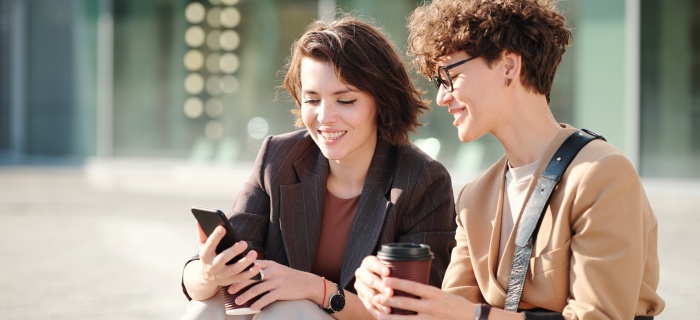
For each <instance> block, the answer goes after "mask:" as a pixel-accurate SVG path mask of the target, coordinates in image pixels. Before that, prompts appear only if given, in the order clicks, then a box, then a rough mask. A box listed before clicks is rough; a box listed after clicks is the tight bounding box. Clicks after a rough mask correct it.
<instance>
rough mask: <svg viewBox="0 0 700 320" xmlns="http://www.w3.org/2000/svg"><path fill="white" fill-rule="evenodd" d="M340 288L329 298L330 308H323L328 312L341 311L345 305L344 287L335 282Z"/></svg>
mask: <svg viewBox="0 0 700 320" xmlns="http://www.w3.org/2000/svg"><path fill="white" fill-rule="evenodd" d="M335 286H336V287H337V288H338V292H336V293H334V294H333V295H332V296H331V297H330V298H328V308H323V310H325V311H326V312H328V314H334V313H336V312H340V310H343V308H344V307H345V294H344V293H343V288H341V287H340V285H339V284H337V283H336V284H335Z"/></svg>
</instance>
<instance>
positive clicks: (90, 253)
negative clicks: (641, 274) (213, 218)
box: [0, 0, 700, 319]
mask: <svg viewBox="0 0 700 320" xmlns="http://www.w3.org/2000/svg"><path fill="white" fill-rule="evenodd" d="M420 2H421V1H419V0H383V1H373V0H0V190H1V191H0V256H2V257H3V262H2V263H0V319H39V318H42V319H46V318H49V319H81V318H85V319H172V318H179V316H180V315H181V314H182V311H183V310H184V306H185V305H186V300H185V298H184V296H183V295H182V294H181V293H180V287H179V276H180V271H181V268H182V263H183V262H184V261H185V260H186V259H187V258H188V257H189V256H190V255H192V254H193V253H195V251H196V243H195V241H196V233H195V229H194V219H193V218H192V216H191V214H190V213H189V207H190V206H192V205H203V206H209V207H217V208H220V209H222V210H224V211H226V209H228V207H229V206H230V204H231V203H232V201H233V198H234V196H235V194H236V191H237V190H238V188H239V187H240V184H241V183H242V181H243V180H244V179H246V177H247V175H248V173H249V170H250V169H251V167H252V161H253V160H254V157H255V155H256V154H257V151H258V148H259V147H260V145H261V143H262V139H263V138H264V137H266V136H268V135H273V134H280V133H284V132H288V131H291V130H294V129H295V128H294V127H293V118H292V116H291V115H290V114H289V110H290V109H291V108H292V107H293V103H292V102H290V100H289V98H288V96H287V95H286V94H282V91H278V89H277V87H278V86H279V85H280V84H281V80H282V78H283V73H281V71H282V69H283V66H284V64H285V58H286V57H287V55H288V54H289V51H290V46H291V43H292V41H294V39H296V38H297V37H298V36H300V35H301V34H302V33H303V31H304V29H305V27H306V26H307V25H308V24H309V23H311V22H312V21H313V20H314V19H330V18H332V17H333V12H334V11H335V9H336V8H341V9H342V10H344V11H346V12H354V13H356V14H357V15H360V16H363V17H365V18H366V19H368V20H370V19H371V21H373V23H375V24H377V25H379V26H381V27H382V28H383V29H384V31H386V33H388V34H389V35H390V37H391V39H392V40H393V41H394V42H395V44H396V45H397V48H399V49H400V51H402V52H404V51H405V48H406V38H407V34H406V28H405V24H406V18H407V16H408V15H409V13H410V12H411V10H412V9H413V8H415V6H416V5H417V4H418V3H420ZM560 6H561V8H562V10H563V11H564V12H565V15H566V18H567V23H568V25H569V26H570V27H571V28H572V29H573V34H574V42H573V45H572V46H571V47H570V48H569V49H568V50H567V53H566V55H565V56H564V60H563V61H562V63H561V65H560V66H559V68H558V71H557V76H556V78H555V83H554V87H553V92H552V95H551V107H552V109H553V111H554V114H555V116H556V117H557V119H558V120H559V121H560V122H566V123H570V124H572V125H574V126H577V127H584V128H588V129H591V130H594V131H596V132H598V133H601V134H602V135H604V136H605V137H606V138H607V139H608V141H609V142H611V143H612V144H614V145H615V146H617V147H618V148H619V149H621V150H622V151H623V152H624V153H625V154H626V155H627V156H628V157H629V158H630V159H631V160H632V162H633V163H634V164H635V166H636V167H637V169H638V171H639V173H640V175H641V177H642V179H643V181H644V183H645V187H646V189H647V192H648V194H649V197H650V199H651V201H652V206H653V207H654V209H655V211H656V213H657V217H658V218H659V236H660V240H659V251H660V256H661V263H662V274H661V284H660V289H659V291H660V292H661V293H662V294H663V296H664V298H666V299H667V303H668V306H667V310H666V311H665V312H664V314H662V316H661V317H659V318H660V319H693V315H697V314H699V313H700V306H698V305H697V303H696V301H698V299H700V294H699V293H698V292H700V290H699V289H700V279H699V278H698V277H697V273H695V272H694V271H695V270H694V269H695V268H694V267H693V263H700V253H698V251H697V250H696V249H695V248H694V247H693V246H691V245H690V244H692V243H696V244H697V243H698V241H700V236H698V234H697V232H694V231H693V227H694V225H697V224H698V223H700V218H698V217H697V215H693V213H695V212H696V211H697V208H698V206H700V170H698V169H697V167H698V165H699V164H700V0H674V1H661V0H585V1H583V0H568V1H562V2H561V4H560ZM412 74H414V79H415V81H416V83H418V85H419V87H421V88H422V89H424V90H426V94H425V97H426V98H427V99H431V100H433V99H434V95H435V89H434V87H433V86H432V84H431V83H430V82H429V81H427V80H426V79H423V78H421V77H419V76H418V75H415V72H413V73H412ZM432 106H433V108H434V110H433V111H431V112H429V113H427V114H426V115H425V116H424V117H423V122H425V123H429V125H427V126H425V127H423V128H421V129H420V130H419V131H418V132H417V133H416V134H414V135H413V136H412V140H413V141H414V142H415V143H416V144H417V145H419V146H420V147H421V148H422V149H423V150H425V151H426V152H427V153H428V154H430V155H431V156H433V157H434V158H436V159H438V160H440V161H441V162H443V163H444V164H445V165H446V166H447V167H448V169H449V170H450V172H451V174H452V177H453V182H454V185H455V190H456V191H458V190H459V188H461V186H463V185H464V184H465V183H467V182H469V181H470V180H471V179H472V178H473V177H474V176H475V175H476V174H478V173H479V172H480V171H481V170H483V169H485V168H486V167H487V166H489V165H490V164H491V163H492V162H493V161H495V160H496V159H498V158H499V157H500V156H501V155H502V153H503V150H502V149H501V148H500V145H499V144H498V143H497V141H495V139H494V138H493V137H491V136H487V137H484V138H482V139H480V140H478V141H476V142H472V143H470V144H461V143H460V142H459V140H458V139H457V138H456V129H455V128H454V127H453V126H452V125H451V123H452V117H451V115H449V114H448V113H447V112H445V110H442V109H440V108H439V107H437V106H436V105H435V104H434V103H433V105H432Z"/></svg>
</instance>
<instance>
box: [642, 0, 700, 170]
mask: <svg viewBox="0 0 700 320" xmlns="http://www.w3.org/2000/svg"><path fill="white" fill-rule="evenodd" d="M641 4H642V7H641V9H642V17H641V20H642V21H644V23H642V25H641V70H640V71H641V90H640V91H641V99H640V100H641V123H640V137H641V139H640V140H641V144H640V151H641V157H640V164H641V168H640V169H641V174H642V175H644V176H646V177H665V178H695V179H697V178H700V170H698V169H697V165H698V163H700V131H699V130H698V128H700V19H698V18H697V17H698V16H700V3H699V2H698V1H692V0H678V1H672V2H670V1H655V0H643V1H642V2H641Z"/></svg>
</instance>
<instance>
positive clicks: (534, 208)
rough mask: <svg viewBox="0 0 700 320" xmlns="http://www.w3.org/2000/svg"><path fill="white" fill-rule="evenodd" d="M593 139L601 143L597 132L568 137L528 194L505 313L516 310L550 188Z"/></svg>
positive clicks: (516, 244) (518, 232) (519, 224)
mask: <svg viewBox="0 0 700 320" xmlns="http://www.w3.org/2000/svg"><path fill="white" fill-rule="evenodd" d="M594 139H603V140H605V138H603V137H602V136H600V135H598V134H597V133H595V132H593V131H590V130H586V129H581V130H579V131H576V132H575V133H573V134H572V135H571V136H569V137H568V138H567V139H566V140H565V141H564V143H563V144H562V145H561V146H560V147H559V149H558V150H557V152H555V153H554V156H553V157H552V159H551V160H550V161H549V164H547V168H546V169H545V170H544V172H543V173H542V176H541V177H540V180H539V181H538V182H537V186H536V187H535V189H534V190H533V191H532V193H531V194H530V198H529V199H528V201H527V204H526V205H525V210H524V211H523V216H522V217H521V218H520V222H519V223H518V231H517V234H516V236H515V254H514V255H513V268H512V269H511V271H510V279H509V280H508V290H507V293H506V305H505V308H504V309H505V310H507V311H513V312H516V311H517V310H518V305H519V304H520V297H521V296H522V293H523V285H524V284H525V275H526V274H527V269H528V266H529V265H530V263H529V262H530V257H531V256H532V249H533V247H534V244H535V238H536V236H537V230H538V229H539V226H540V223H541V222H542V214H543V213H544V211H545V208H546V207H547V204H549V200H550V198H551V196H552V192H553V191H554V187H556V185H557V183H558V182H559V180H560V179H561V177H562V175H564V172H565V171H566V168H567V167H568V166H569V164H570V163H571V161H572V160H573V159H574V157H576V154H578V152H579V151H580V150H581V149H582V148H583V147H584V146H585V145H586V144H588V143H589V142H591V141H592V140H594Z"/></svg>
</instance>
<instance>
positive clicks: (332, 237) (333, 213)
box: [311, 190, 360, 283]
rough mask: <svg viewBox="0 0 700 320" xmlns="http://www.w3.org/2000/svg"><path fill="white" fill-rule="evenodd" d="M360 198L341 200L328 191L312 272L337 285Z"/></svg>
mask: <svg viewBox="0 0 700 320" xmlns="http://www.w3.org/2000/svg"><path fill="white" fill-rule="evenodd" d="M359 201H360V196H359V195H358V196H357V197H354V198H351V199H341V198H338V197H336V196H334V195H333V194H332V193H330V192H329V191H328V190H326V199H325V201H324V205H323V219H322V220H321V235H320V238H319V240H318V249H317V250H316V259H315V260H314V265H313V268H311V272H312V273H314V274H317V275H319V276H324V277H326V279H328V280H330V281H333V282H335V283H339V282H340V269H341V268H342V266H343V255H344V254H345V247H346V245H347V243H348V236H349V235H350V228H351V227H352V221H353V220H354V219H355V212H356V211H357V204H358V203H359Z"/></svg>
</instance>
